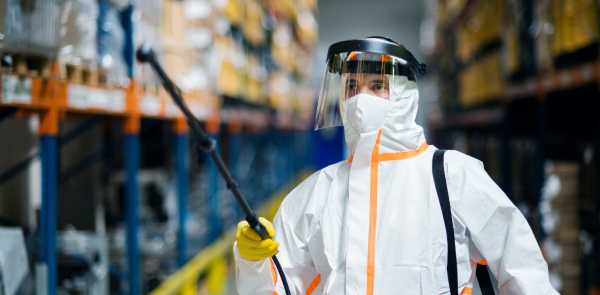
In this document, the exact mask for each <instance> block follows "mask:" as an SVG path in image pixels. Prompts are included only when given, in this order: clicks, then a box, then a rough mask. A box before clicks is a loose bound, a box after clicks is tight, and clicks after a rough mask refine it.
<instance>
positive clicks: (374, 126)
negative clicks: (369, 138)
mask: <svg viewBox="0 0 600 295" xmlns="http://www.w3.org/2000/svg"><path fill="white" fill-rule="evenodd" d="M344 104H345V105H344V109H345V112H346V116H347V117H348V121H349V123H350V125H351V126H352V128H353V129H354V130H355V131H356V132H357V133H359V134H361V133H367V132H372V131H377V130H379V129H380V128H381V127H382V126H383V121H385V117H386V115H387V113H388V108H389V106H390V101H389V100H387V99H383V98H380V97H377V96H373V95H369V94H364V93H361V94H357V95H355V96H353V97H351V98H350V99H348V100H346V101H345V102H344Z"/></svg>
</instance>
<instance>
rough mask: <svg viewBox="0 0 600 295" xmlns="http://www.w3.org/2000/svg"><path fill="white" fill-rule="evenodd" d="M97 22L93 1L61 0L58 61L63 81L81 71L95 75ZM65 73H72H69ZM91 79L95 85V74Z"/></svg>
mask: <svg viewBox="0 0 600 295" xmlns="http://www.w3.org/2000/svg"><path fill="white" fill-rule="evenodd" d="M97 19H98V2H97V1H95V0H64V1H63V3H62V4H61V10H60V51H59V62H60V69H61V70H62V71H63V73H61V76H62V77H63V78H64V77H65V76H72V75H73V74H75V73H80V72H81V71H87V72H89V73H91V72H96V68H97V59H98V47H97V45H96V41H97V39H98V27H97ZM70 69H71V70H70ZM69 70H70V71H71V72H72V71H74V72H75V73H73V74H71V73H69V72H70V71H69ZM70 78H72V77H70ZM75 78H78V79H81V78H82V77H75ZM94 78H95V79H96V81H93V82H94V83H91V84H95V83H97V82H98V81H97V76H96V75H94ZM70 80H71V79H70Z"/></svg>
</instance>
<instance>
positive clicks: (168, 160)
mask: <svg viewBox="0 0 600 295" xmlns="http://www.w3.org/2000/svg"><path fill="white" fill-rule="evenodd" d="M315 5H316V2H314V1H310V0H306V1H259V0H252V1H238V0H224V1H193V0H190V1H169V0H149V1H138V2H130V1H118V0H116V1H102V0H101V1H97V0H28V1H3V2H2V3H0V34H1V35H0V36H2V37H1V38H0V53H1V57H2V60H1V62H2V81H1V87H2V94H1V95H0V123H1V124H0V138H2V144H0V155H1V156H0V167H1V169H0V196H1V197H0V217H1V218H0V223H1V224H2V226H5V227H7V228H10V227H15V226H16V227H19V228H21V229H22V233H23V236H24V239H23V240H24V241H25V246H26V249H27V251H28V253H27V257H26V258H27V259H28V261H29V269H30V271H29V274H28V275H27V276H26V277H25V278H24V279H23V277H22V275H23V274H22V273H18V274H17V275H15V276H14V277H13V278H17V281H16V283H17V284H20V283H21V282H22V284H20V285H21V287H20V289H19V290H18V292H20V294H33V293H36V294H42V293H40V292H47V293H43V294H122V293H123V294H124V293H128V294H140V293H144V294H146V293H149V292H150V291H152V290H154V289H156V288H157V287H158V286H159V285H160V284H161V282H164V281H165V280H166V279H167V278H168V277H169V276H170V275H172V274H173V273H175V271H176V270H177V269H179V268H180V267H183V266H184V265H186V263H188V262H190V261H198V259H197V258H196V259H195V260H192V258H193V257H194V256H195V255H196V254H197V253H200V254H201V255H199V256H198V257H200V260H202V257H205V256H206V254H203V253H206V251H207V249H210V247H209V245H211V243H213V242H214V241H217V240H218V239H219V238H220V237H225V238H227V241H228V243H229V244H230V243H231V240H230V239H231V237H230V236H227V235H225V236H222V235H224V234H225V230H226V229H229V228H231V227H232V226H234V225H235V224H237V222H238V221H239V220H241V219H243V216H242V213H241V210H238V208H237V204H236V203H235V201H234V199H233V197H232V196H231V195H230V194H229V193H228V190H227V188H226V187H225V184H224V182H222V181H221V179H220V177H219V176H218V174H217V171H216V167H214V164H213V163H212V160H210V159H209V158H208V157H207V156H206V155H204V154H202V153H199V152H198V148H197V147H196V143H195V140H194V139H193V137H192V138H191V139H190V136H189V135H188V129H187V125H186V123H185V120H184V118H183V116H182V114H181V113H180V111H179V110H178V109H177V107H176V106H175V105H174V104H173V103H172V101H171V99H170V97H168V96H167V93H166V92H165V91H164V89H163V88H162V86H161V85H160V83H159V81H158V80H157V78H156V77H155V74H154V73H153V72H152V70H151V69H150V68H149V67H148V66H147V65H140V64H138V63H137V62H135V61H134V49H135V48H138V47H139V46H140V45H142V44H146V43H149V44H150V45H151V46H152V47H153V48H154V49H155V51H156V52H157V53H158V58H159V60H160V61H161V62H162V63H163V64H164V65H165V67H166V71H167V73H168V74H169V75H170V76H171V77H172V78H173V79H174V81H175V82H176V84H177V85H178V87H179V88H180V89H181V90H182V92H183V95H184V99H185V101H186V104H187V105H188V106H189V108H190V110H191V111H192V113H193V114H194V115H195V116H196V117H197V119H198V120H199V121H201V123H202V124H203V125H204V126H205V128H206V129H207V130H208V131H209V132H210V133H211V134H213V136H214V138H215V139H216V140H217V141H218V143H219V148H220V153H221V154H222V155H223V157H224V159H225V161H226V163H227V165H228V166H229V167H230V169H231V170H232V171H233V173H234V175H235V176H236V178H237V180H238V182H239V183H240V186H241V188H242V191H243V193H244V195H245V196H246V197H247V198H248V201H249V203H250V204H251V205H252V206H253V207H257V208H258V206H260V205H262V206H263V207H264V204H265V202H267V200H271V199H272V198H271V196H274V195H275V196H276V199H274V200H275V204H276V203H277V200H279V201H280V200H281V198H282V197H283V196H282V193H279V194H277V192H278V191H280V190H282V189H288V190H289V187H286V186H285V185H286V184H289V183H293V182H294V181H296V180H297V179H299V178H302V177H303V175H304V174H303V173H304V171H307V170H310V169H311V168H310V167H311V166H310V158H309V156H310V150H309V149H307V148H306V145H307V144H308V143H310V138H311V136H310V133H309V132H310V131H311V130H312V122H311V121H312V108H313V105H312V104H313V100H314V97H312V96H313V93H312V91H311V88H310V87H308V86H307V83H309V82H310V81H311V80H310V78H311V74H312V72H311V71H307V70H306V69H311V68H310V64H311V62H312V54H313V49H312V47H313V46H314V44H315V42H316V36H317V24H316V21H315V17H314V12H315V8H316V7H315ZM272 202H273V201H272ZM274 206H276V205H274ZM271 207H273V205H272V206H271ZM263 211H264V210H263ZM271 211H272V209H271ZM269 212H270V211H269ZM264 214H269V213H268V212H267V213H264ZM221 245H222V242H221ZM212 247H213V248H214V245H213V246H212ZM203 250H205V251H204V252H202V251H203ZM230 250H231V247H230V246H227V248H226V249H219V250H218V252H219V253H220V254H219V255H217V256H216V257H212V256H211V257H209V258H205V259H208V260H206V261H204V262H201V263H200V264H197V263H196V264H193V263H191V264H187V265H188V267H187V270H186V272H187V276H188V278H187V280H185V281H181V282H177V283H176V284H175V285H171V287H169V288H171V289H169V288H167V290H166V291H165V290H164V287H163V288H162V289H160V288H159V289H157V290H158V291H155V292H159V293H158V294H167V293H169V294H170V293H173V292H176V291H177V292H179V291H178V290H180V289H182V287H183V286H188V287H187V290H188V292H189V290H191V289H190V287H189V286H193V287H191V288H192V289H195V288H196V286H199V287H200V288H202V286H204V288H207V287H206V284H205V283H202V282H204V281H205V280H204V277H205V276H206V275H207V274H209V277H211V278H212V277H214V276H215V275H214V274H215V273H216V274H217V275H216V276H217V279H216V280H217V282H219V281H222V282H221V283H222V284H224V283H226V282H225V281H224V278H225V277H224V275H225V274H224V273H222V272H223V271H226V270H227V267H226V266H227V265H230V264H231V263H230V261H229V260H231V256H230V254H231V253H230ZM215 263H216V264H217V265H216V266H215ZM190 265H191V266H190ZM209 266H210V267H209ZM11 267H13V266H10V265H3V271H0V273H1V274H2V275H0V277H2V278H10V276H7V271H10V268H11ZM209 269H210V270H211V271H209ZM219 277H221V278H219ZM21 280H23V281H21ZM212 280H213V281H214V280H215V279H212ZM171 281H172V280H171ZM198 282H200V283H199V284H197V283H198ZM213 285H215V284H214V283H213ZM216 286H217V287H212V290H211V291H212V292H213V293H215V292H217V291H218V290H219V288H221V289H223V288H224V286H221V285H220V284H219V283H217V284H216ZM215 288H217V289H215ZM160 290H163V291H162V292H163V293H160V292H161V291H160ZM230 291H231V289H230ZM165 292H166V293H165Z"/></svg>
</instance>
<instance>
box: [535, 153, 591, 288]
mask: <svg viewBox="0 0 600 295" xmlns="http://www.w3.org/2000/svg"><path fill="white" fill-rule="evenodd" d="M547 170H548V171H549V177H548V178H547V180H546V184H545V186H544V190H543V192H544V193H543V197H542V201H541V203H540V208H541V209H540V211H541V213H542V224H543V228H544V230H545V231H546V233H547V234H548V237H547V238H546V241H544V243H543V245H544V246H543V249H544V252H546V253H547V254H548V255H547V256H549V257H548V260H549V266H550V272H551V273H552V274H554V276H555V282H553V283H554V284H555V286H556V287H559V289H561V294H565V295H571V294H573V295H575V294H581V293H580V291H579V290H580V283H579V279H580V274H581V253H580V229H579V228H580V222H579V208H580V203H579V194H580V193H579V165H578V164H577V163H569V162H551V163H549V165H548V169H547Z"/></svg>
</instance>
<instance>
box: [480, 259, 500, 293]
mask: <svg viewBox="0 0 600 295" xmlns="http://www.w3.org/2000/svg"><path fill="white" fill-rule="evenodd" d="M475 275H476V276H477V281H478V282H479V288H481V295H495V294H496V292H494V286H492V280H490V274H489V273H488V270H487V266H486V265H482V264H477V269H476V270H475Z"/></svg>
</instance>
